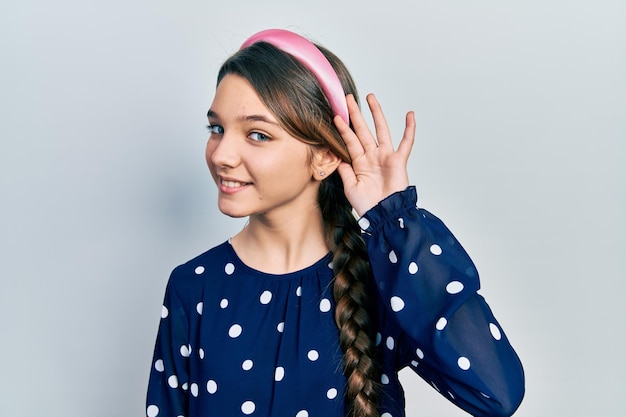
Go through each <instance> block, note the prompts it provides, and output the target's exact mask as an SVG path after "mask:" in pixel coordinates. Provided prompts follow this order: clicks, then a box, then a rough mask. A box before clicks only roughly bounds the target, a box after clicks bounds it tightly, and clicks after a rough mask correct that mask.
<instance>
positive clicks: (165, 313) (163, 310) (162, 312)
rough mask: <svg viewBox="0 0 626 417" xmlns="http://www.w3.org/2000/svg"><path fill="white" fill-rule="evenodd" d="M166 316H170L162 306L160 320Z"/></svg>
mask: <svg viewBox="0 0 626 417" xmlns="http://www.w3.org/2000/svg"><path fill="white" fill-rule="evenodd" d="M168 314H170V312H169V311H168V310H167V307H165V306H162V307H161V318H162V319H164V318H166V317H167V316H168Z"/></svg>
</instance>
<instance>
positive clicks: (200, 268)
mask: <svg viewBox="0 0 626 417" xmlns="http://www.w3.org/2000/svg"><path fill="white" fill-rule="evenodd" d="M194 272H195V273H196V275H200V274H202V273H203V272H204V267H203V266H197V267H196V269H195V270H194Z"/></svg>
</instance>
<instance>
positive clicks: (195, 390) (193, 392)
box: [189, 382, 198, 397]
mask: <svg viewBox="0 0 626 417" xmlns="http://www.w3.org/2000/svg"><path fill="white" fill-rule="evenodd" d="M189 391H191V395H193V396H194V397H197V396H198V384H196V383H195V382H194V383H193V384H191V388H190V389H189Z"/></svg>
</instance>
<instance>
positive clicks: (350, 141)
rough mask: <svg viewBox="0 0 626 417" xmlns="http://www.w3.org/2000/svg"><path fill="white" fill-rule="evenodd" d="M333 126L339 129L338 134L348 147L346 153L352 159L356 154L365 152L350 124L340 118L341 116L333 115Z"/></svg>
mask: <svg viewBox="0 0 626 417" xmlns="http://www.w3.org/2000/svg"><path fill="white" fill-rule="evenodd" d="M334 122H335V126H336V127H337V130H338V131H339V134H340V135H341V137H342V138H343V141H344V142H345V144H346V147H347V148H348V154H349V155H350V159H352V160H354V159H356V158H357V157H358V156H361V155H363V154H364V153H365V151H364V150H363V146H362V145H361V142H360V141H359V138H358V137H357V136H356V135H355V134H354V132H353V131H352V129H350V126H348V124H347V123H346V122H345V121H344V120H343V119H342V118H341V116H335V118H334Z"/></svg>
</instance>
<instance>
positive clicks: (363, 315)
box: [318, 172, 379, 417]
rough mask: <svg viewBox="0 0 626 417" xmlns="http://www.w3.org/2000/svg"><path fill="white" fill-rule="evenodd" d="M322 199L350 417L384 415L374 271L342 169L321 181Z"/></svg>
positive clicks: (320, 194)
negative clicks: (375, 339) (376, 359)
mask: <svg viewBox="0 0 626 417" xmlns="http://www.w3.org/2000/svg"><path fill="white" fill-rule="evenodd" d="M318 200H319V204H320V207H321V209H322V215H323V217H324V223H325V225H326V235H327V237H328V239H329V240H331V241H332V243H333V245H334V256H333V272H334V274H335V279H334V284H333V295H334V298H335V303H336V305H337V307H336V309H335V321H336V323H337V326H338V327H339V344H340V346H341V350H342V351H343V362H344V363H343V368H344V374H345V376H346V378H347V380H348V383H347V388H346V405H347V414H346V415H347V416H349V417H379V412H378V400H379V384H378V369H377V366H376V364H375V362H374V342H373V341H372V335H371V333H373V332H372V330H373V328H374V326H373V323H372V321H373V320H372V317H371V314H370V313H371V310H372V307H373V305H372V304H373V303H372V300H371V298H370V295H369V291H368V289H369V288H368V287H369V285H371V282H372V273H371V270H370V267H369V261H368V256H367V250H366V247H365V242H364V241H363V239H362V238H361V233H360V228H359V226H358V224H357V222H356V219H355V218H354V216H353V215H352V207H351V206H350V203H349V202H348V200H347V198H346V196H345V194H344V193H343V184H342V181H341V177H340V176H339V174H338V173H337V172H334V173H333V174H332V175H331V176H329V177H328V178H327V179H326V180H324V181H322V183H321V185H320V190H319V195H318Z"/></svg>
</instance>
